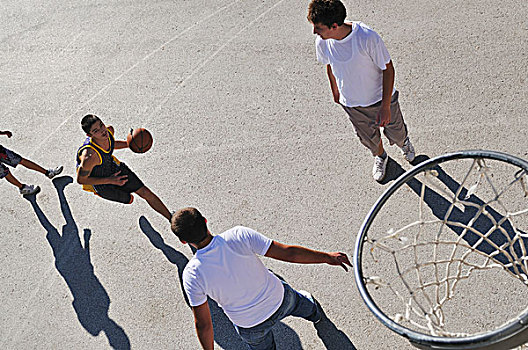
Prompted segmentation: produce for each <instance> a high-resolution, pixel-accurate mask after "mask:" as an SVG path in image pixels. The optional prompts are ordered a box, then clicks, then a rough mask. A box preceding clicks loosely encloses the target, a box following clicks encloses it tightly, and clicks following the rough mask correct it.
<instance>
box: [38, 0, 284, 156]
mask: <svg viewBox="0 0 528 350" xmlns="http://www.w3.org/2000/svg"><path fill="white" fill-rule="evenodd" d="M240 1H241V0H235V1H233V2H231V3H230V4H228V5H225V6H223V7H220V8H218V9H217V10H216V11H215V12H213V13H211V14H210V15H209V16H207V17H205V18H203V19H202V20H200V21H198V22H196V23H194V24H193V25H192V26H190V27H188V28H186V29H184V30H182V31H181V32H179V33H178V34H177V35H175V36H173V37H172V38H171V39H169V40H168V41H166V42H165V43H163V44H161V45H160V46H159V47H158V48H157V49H154V50H153V51H151V52H150V53H149V54H147V55H146V56H145V57H143V58H142V59H141V60H139V61H137V62H136V63H135V64H134V65H132V66H131V67H129V68H128V69H127V70H125V71H124V72H123V73H121V74H119V75H118V76H117V77H116V78H115V79H114V80H112V81H111V82H110V83H108V84H107V85H105V86H104V87H103V88H102V89H101V90H99V91H98V92H97V93H95V94H94V95H93V96H92V97H90V98H89V99H88V100H87V101H86V102H84V103H83V104H82V105H81V106H79V108H77V109H76V110H75V111H74V112H73V113H72V114H70V115H69V116H68V117H66V118H65V119H64V120H63V122H62V123H60V124H59V126H58V127H57V128H56V129H55V130H53V131H52V132H50V133H49V134H48V135H47V136H46V137H45V138H44V140H43V141H42V142H41V143H40V144H38V145H37V146H36V147H35V148H34V149H33V151H32V152H30V154H29V158H32V157H33V156H35V153H36V152H37V150H39V149H41V148H42V146H43V145H44V144H45V143H46V142H48V140H49V139H50V137H51V136H52V135H54V134H55V133H56V132H57V131H58V130H59V129H60V128H62V127H63V126H64V125H65V124H66V123H67V122H68V121H69V120H70V119H71V118H72V117H73V116H74V115H76V114H77V113H79V112H80V111H81V110H82V109H83V108H84V107H85V106H86V105H87V104H89V103H90V102H92V101H93V100H95V99H96V98H97V97H99V96H100V95H101V94H103V93H104V92H105V91H106V90H108V88H110V86H112V85H114V84H115V83H116V82H117V81H118V80H119V79H121V78H122V77H123V76H125V75H126V74H128V73H129V72H130V71H132V70H133V69H134V68H136V67H137V66H139V65H140V64H141V63H142V62H145V61H147V60H148V59H149V58H150V57H152V56H153V55H154V54H156V53H157V52H159V51H162V49H163V48H164V47H165V46H167V45H169V44H170V43H171V42H173V41H174V40H176V39H179V38H180V37H181V36H182V35H184V34H186V33H187V32H188V31H190V30H191V29H193V28H194V27H196V26H197V25H199V24H200V23H202V22H206V21H207V20H209V19H210V18H211V17H213V16H216V15H217V14H218V13H220V12H222V11H224V10H225V9H227V8H229V7H231V6H233V5H234V4H236V3H238V2H240ZM281 1H283V0H281ZM74 40H75V39H74ZM165 102H166V101H164V103H165Z"/></svg>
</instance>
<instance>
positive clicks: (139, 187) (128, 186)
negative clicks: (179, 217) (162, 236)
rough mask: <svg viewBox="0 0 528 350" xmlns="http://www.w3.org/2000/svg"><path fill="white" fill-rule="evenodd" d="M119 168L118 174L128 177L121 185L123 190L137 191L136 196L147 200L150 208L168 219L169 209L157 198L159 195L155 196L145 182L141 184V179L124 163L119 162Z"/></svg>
mask: <svg viewBox="0 0 528 350" xmlns="http://www.w3.org/2000/svg"><path fill="white" fill-rule="evenodd" d="M119 170H120V171H121V173H120V174H121V175H126V176H127V179H128V181H127V182H126V183H125V184H124V185H123V186H121V188H122V189H123V190H125V191H129V192H130V193H131V192H135V193H137V194H138V196H140V197H141V198H143V199H144V200H146V201H147V203H148V204H149V205H150V206H151V207H152V209H154V210H155V211H157V212H158V213H160V214H161V215H163V217H165V218H166V219H167V220H169V221H170V219H171V213H170V211H169V209H167V207H166V206H165V204H163V202H162V201H161V199H159V197H158V196H156V194H154V192H152V191H151V190H150V189H149V188H148V187H147V186H145V184H143V181H141V180H140V179H139V177H138V176H137V175H136V174H135V173H134V172H133V171H132V170H131V169H130V168H129V167H128V166H127V165H126V164H125V163H121V164H120V165H119Z"/></svg>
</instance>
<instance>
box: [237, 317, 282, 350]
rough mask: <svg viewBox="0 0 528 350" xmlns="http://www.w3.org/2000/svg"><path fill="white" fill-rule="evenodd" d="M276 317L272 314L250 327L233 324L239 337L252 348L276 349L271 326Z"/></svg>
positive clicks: (258, 349) (276, 320) (259, 349)
mask: <svg viewBox="0 0 528 350" xmlns="http://www.w3.org/2000/svg"><path fill="white" fill-rule="evenodd" d="M278 321H279V320H278V319H274V318H273V316H272V317H270V318H269V319H267V320H266V321H264V322H262V323H260V324H258V325H256V326H253V327H251V328H242V327H238V326H236V325H235V329H236V331H237V333H238V334H239V335H240V338H242V340H243V341H244V342H245V343H246V344H247V345H248V346H249V347H250V348H251V349H253V350H270V349H273V350H274V349H276V348H277V346H276V345H275V338H274V336H273V326H274V325H275V323H276V322H278Z"/></svg>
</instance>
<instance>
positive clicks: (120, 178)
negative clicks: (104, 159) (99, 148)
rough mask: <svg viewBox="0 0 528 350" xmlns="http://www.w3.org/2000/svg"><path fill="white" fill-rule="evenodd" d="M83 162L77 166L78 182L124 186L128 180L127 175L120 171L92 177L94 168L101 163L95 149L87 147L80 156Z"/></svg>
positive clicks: (82, 183)
mask: <svg viewBox="0 0 528 350" xmlns="http://www.w3.org/2000/svg"><path fill="white" fill-rule="evenodd" d="M79 158H80V160H81V164H80V165H79V167H78V168H77V182H78V183H80V184H81V185H105V184H110V185H117V186H122V185H124V184H125V183H126V182H127V181H128V180H127V176H126V175H119V173H120V172H119V171H118V172H117V173H115V174H113V175H112V176H110V177H90V174H91V173H92V170H93V168H94V167H95V166H96V165H98V164H99V161H100V160H99V156H98V155H97V154H96V153H95V151H94V150H92V149H90V148H86V149H84V150H83V151H82V153H81V156H80V157H79Z"/></svg>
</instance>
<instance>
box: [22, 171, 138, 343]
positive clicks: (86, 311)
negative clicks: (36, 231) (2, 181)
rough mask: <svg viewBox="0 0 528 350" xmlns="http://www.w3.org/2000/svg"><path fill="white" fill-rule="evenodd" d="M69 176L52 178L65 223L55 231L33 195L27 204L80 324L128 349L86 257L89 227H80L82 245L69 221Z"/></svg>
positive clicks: (102, 289)
mask: <svg viewBox="0 0 528 350" xmlns="http://www.w3.org/2000/svg"><path fill="white" fill-rule="evenodd" d="M72 181H73V179H72V178H71V177H69V176H62V177H59V178H56V179H54V180H53V184H54V185H55V188H56V189H57V193H58V195H59V200H60V206H61V211H62V215H63V216H64V219H65V220H66V224H65V225H64V226H62V234H59V231H58V230H57V228H55V227H54V226H53V225H52V224H51V223H50V222H49V220H48V218H47V217H46V215H45V214H44V212H43V211H42V209H41V208H40V207H39V205H38V203H37V200H36V197H35V196H28V197H26V199H27V200H28V201H29V202H30V203H31V206H32V207H33V210H34V211H35V214H36V215H37V218H38V220H39V221H40V224H41V225H42V227H44V229H45V230H46V231H47V234H46V239H47V240H48V243H49V245H50V247H51V249H52V250H53V255H54V256H55V267H56V268H57V271H58V272H59V273H60V275H61V276H62V277H63V278H64V281H65V282H66V284H67V285H68V287H69V288H70V291H71V293H72V296H73V302H72V305H73V308H74V310H75V312H76V314H77V318H78V319H79V322H80V323H81V325H82V326H83V327H84V329H86V331H88V333H90V334H91V335H93V336H97V335H99V333H100V332H104V334H105V335H106V337H107V338H108V342H109V344H110V346H111V347H112V348H113V349H124V350H125V349H130V341H129V339H128V336H127V335H126V333H125V332H124V330H123V329H122V328H121V327H120V326H119V325H118V324H117V323H116V322H115V321H113V320H112V319H111V318H110V317H109V316H108V309H109V307H110V298H109V296H108V293H107V292H106V290H105V289H104V287H103V285H102V284H101V282H99V279H98V278H97V277H96V276H95V274H94V268H93V265H92V262H91V260H90V236H91V231H90V230H89V229H84V230H83V239H84V247H83V246H82V244H81V240H80V238H79V229H78V228H77V225H76V223H75V221H74V220H73V216H72V213H71V211H70V207H69V205H68V202H67V201H66V197H65V196H64V188H65V187H66V186H67V185H68V184H70V183H72Z"/></svg>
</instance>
